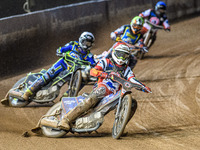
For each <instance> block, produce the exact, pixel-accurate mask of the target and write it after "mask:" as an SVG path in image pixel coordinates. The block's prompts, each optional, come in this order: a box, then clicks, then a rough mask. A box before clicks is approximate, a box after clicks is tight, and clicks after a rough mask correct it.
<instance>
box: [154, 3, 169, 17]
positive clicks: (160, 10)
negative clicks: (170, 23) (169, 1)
mask: <svg viewBox="0 0 200 150" xmlns="http://www.w3.org/2000/svg"><path fill="white" fill-rule="evenodd" d="M166 9H167V5H166V4H165V3H164V2H162V1H159V2H157V3H156V6H155V11H156V13H157V14H158V15H162V14H165V12H166Z"/></svg>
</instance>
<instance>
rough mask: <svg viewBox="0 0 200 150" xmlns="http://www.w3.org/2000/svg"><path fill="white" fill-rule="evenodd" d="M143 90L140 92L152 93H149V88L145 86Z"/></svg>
mask: <svg viewBox="0 0 200 150" xmlns="http://www.w3.org/2000/svg"><path fill="white" fill-rule="evenodd" d="M144 88H145V89H143V90H142V91H143V92H146V93H152V92H151V89H150V88H149V87H147V86H146V87H144Z"/></svg>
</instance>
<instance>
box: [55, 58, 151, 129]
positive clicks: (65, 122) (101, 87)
mask: <svg viewBox="0 0 200 150" xmlns="http://www.w3.org/2000/svg"><path fill="white" fill-rule="evenodd" d="M112 71H114V72H116V74H117V75H119V76H123V77H124V78H125V79H127V80H128V81H130V82H133V83H136V84H139V85H141V86H143V87H145V89H146V90H145V91H144V92H147V93H148V92H150V91H151V90H150V88H148V87H146V86H145V85H144V84H143V83H141V82H139V81H138V80H137V79H136V78H135V75H134V74H133V72H132V70H131V68H130V67H129V66H128V65H117V64H116V63H115V62H114V60H112V58H103V59H101V60H100V61H99V62H98V63H97V65H96V66H95V67H94V68H92V69H91V70H90V75H91V76H94V77H98V83H97V85H96V86H95V87H94V89H93V91H92V92H91V93H90V94H89V96H88V98H87V99H85V100H83V102H81V103H79V104H78V105H77V107H75V108H74V109H72V110H71V111H70V112H69V113H67V114H66V115H65V116H64V117H63V119H62V121H61V122H60V123H59V124H58V127H60V128H61V129H65V130H69V129H70V124H71V122H73V121H75V119H76V118H77V117H79V116H80V115H81V114H83V113H84V112H87V111H88V110H89V109H90V108H92V107H93V106H95V105H96V104H97V103H98V102H99V101H100V100H101V99H102V98H103V97H105V96H107V95H109V94H111V93H114V92H116V91H118V90H119V89H120V84H119V83H117V82H114V81H112V80H111V79H110V78H107V77H108V76H109V74H108V72H112Z"/></svg>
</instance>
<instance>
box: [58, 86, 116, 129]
mask: <svg viewBox="0 0 200 150" xmlns="http://www.w3.org/2000/svg"><path fill="white" fill-rule="evenodd" d="M111 93H112V92H111V91H110V90H108V88H107V87H106V85H104V84H100V85H98V87H97V88H96V89H94V90H93V91H92V92H91V93H90V95H89V97H88V98H87V99H85V100H84V101H83V102H81V103H79V104H78V105H77V107H75V108H74V109H72V110H71V111H70V112H69V113H68V114H66V115H65V116H64V117H63V119H62V121H61V122H60V123H59V125H58V127H60V128H61V129H65V130H69V129H70V124H71V122H73V121H75V119H76V118H77V117H79V116H80V115H81V114H83V113H84V112H87V111H88V110H89V109H90V108H92V107H93V106H94V105H95V104H97V102H99V101H100V100H101V99H102V98H103V97H104V96H106V95H108V94H111Z"/></svg>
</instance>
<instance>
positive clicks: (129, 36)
mask: <svg viewBox="0 0 200 150" xmlns="http://www.w3.org/2000/svg"><path fill="white" fill-rule="evenodd" d="M143 23H144V20H143V18H141V17H139V16H136V17H134V18H133V19H132V21H131V23H130V24H127V25H122V26H121V27H120V28H118V29H116V30H115V31H113V32H111V34H110V37H111V39H112V40H114V41H118V39H120V40H121V42H124V43H127V44H129V45H132V46H133V45H135V44H137V45H138V46H139V47H141V48H142V51H143V52H145V53H146V52H148V49H147V47H145V46H144V43H143V38H142V37H143V35H142V34H141V29H142V27H143ZM117 43H118V42H116V43H115V44H114V45H113V46H112V48H110V50H109V51H108V53H107V55H111V51H112V49H113V48H115V47H116V45H117ZM106 57H107V56H106ZM136 63H137V58H136V57H135V56H134V55H130V64H129V66H130V67H131V69H133V68H134V67H135V65H136Z"/></svg>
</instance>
